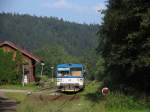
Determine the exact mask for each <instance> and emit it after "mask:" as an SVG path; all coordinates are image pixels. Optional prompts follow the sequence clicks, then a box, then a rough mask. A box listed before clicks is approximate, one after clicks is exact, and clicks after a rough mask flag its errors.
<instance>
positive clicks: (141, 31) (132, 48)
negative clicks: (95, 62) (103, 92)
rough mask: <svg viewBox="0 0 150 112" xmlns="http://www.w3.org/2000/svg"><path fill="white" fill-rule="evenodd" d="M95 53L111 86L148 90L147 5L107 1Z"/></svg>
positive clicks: (149, 16) (149, 11)
mask: <svg viewBox="0 0 150 112" xmlns="http://www.w3.org/2000/svg"><path fill="white" fill-rule="evenodd" d="M104 14H105V16H104V19H103V23H102V25H101V27H100V30H99V37H100V38H101V39H100V41H99V46H98V48H97V50H98V52H99V53H101V54H102V55H103V57H104V59H105V62H106V71H107V76H109V77H110V81H111V82H112V83H113V85H114V86H116V85H120V84H124V85H126V86H128V87H134V88H136V89H137V90H142V91H148V90H150V83H148V82H149V81H150V75H149V74H150V52H149V50H150V1H147V0H133V1H131V0H122V1H121V0H109V1H108V4H107V9H106V10H105V11H104Z"/></svg>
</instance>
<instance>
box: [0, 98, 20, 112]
mask: <svg viewBox="0 0 150 112" xmlns="http://www.w3.org/2000/svg"><path fill="white" fill-rule="evenodd" d="M17 104H20V102H16V101H12V100H10V99H8V98H3V97H0V112H5V111H16V106H17Z"/></svg>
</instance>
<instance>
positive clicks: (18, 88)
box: [0, 84, 38, 91]
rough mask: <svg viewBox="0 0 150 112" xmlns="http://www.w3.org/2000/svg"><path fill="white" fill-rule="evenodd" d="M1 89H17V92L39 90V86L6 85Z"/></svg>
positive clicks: (1, 86) (0, 86)
mask: <svg viewBox="0 0 150 112" xmlns="http://www.w3.org/2000/svg"><path fill="white" fill-rule="evenodd" d="M0 89H15V90H33V91H35V90H38V86H35V85H34V84H27V85H24V86H22V85H21V84H5V85H0Z"/></svg>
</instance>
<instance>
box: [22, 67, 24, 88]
mask: <svg viewBox="0 0 150 112" xmlns="http://www.w3.org/2000/svg"><path fill="white" fill-rule="evenodd" d="M22 86H24V65H22Z"/></svg>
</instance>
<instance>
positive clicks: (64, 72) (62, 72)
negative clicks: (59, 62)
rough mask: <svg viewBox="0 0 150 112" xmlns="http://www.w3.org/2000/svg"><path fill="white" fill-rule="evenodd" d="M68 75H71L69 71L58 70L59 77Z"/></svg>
mask: <svg viewBox="0 0 150 112" xmlns="http://www.w3.org/2000/svg"><path fill="white" fill-rule="evenodd" d="M68 75H69V71H59V72H58V76H59V77H61V76H62V77H63V76H68Z"/></svg>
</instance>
